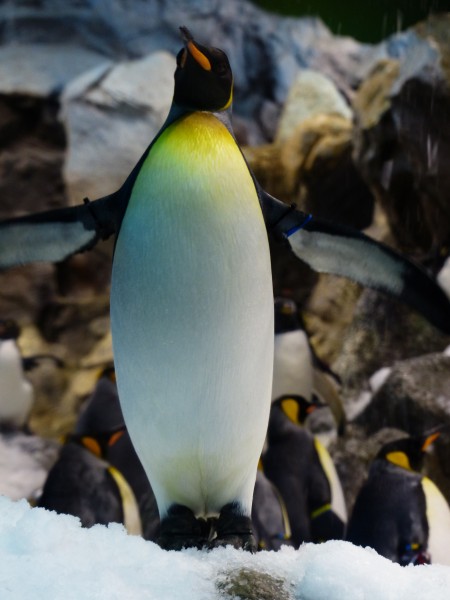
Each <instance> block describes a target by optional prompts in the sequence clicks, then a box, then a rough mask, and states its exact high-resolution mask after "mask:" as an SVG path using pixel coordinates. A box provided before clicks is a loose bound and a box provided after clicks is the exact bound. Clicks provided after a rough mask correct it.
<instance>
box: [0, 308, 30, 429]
mask: <svg viewBox="0 0 450 600" xmlns="http://www.w3.org/2000/svg"><path fill="white" fill-rule="evenodd" d="M19 335H20V328H19V326H18V325H17V323H16V322H15V321H13V320H12V319H6V320H2V321H0V426H1V427H3V428H7V429H8V428H9V429H11V428H13V429H17V428H24V427H25V426H26V425H27V421H28V416H29V414H30V411H31V407H32V406H33V401H34V392H33V388H32V385H31V383H30V382H29V381H28V380H27V379H26V378H25V374H24V364H23V358H22V355H21V353H20V350H19V347H18V346H17V339H18V337H19Z"/></svg>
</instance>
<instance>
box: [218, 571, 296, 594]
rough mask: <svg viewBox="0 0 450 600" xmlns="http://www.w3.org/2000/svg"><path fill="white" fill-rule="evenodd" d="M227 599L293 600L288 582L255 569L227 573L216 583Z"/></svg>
mask: <svg viewBox="0 0 450 600" xmlns="http://www.w3.org/2000/svg"><path fill="white" fill-rule="evenodd" d="M216 586H217V589H218V590H219V592H220V594H221V596H222V597H223V598H224V599H226V600H238V599H239V600H291V598H292V595H291V594H290V593H289V591H288V589H287V584H286V582H285V581H284V580H283V579H281V578H278V577H273V576H272V575H269V574H268V573H261V572H259V571H255V570H253V569H246V568H243V569H236V570H235V571H231V572H229V573H225V574H224V575H223V576H222V577H221V578H220V580H219V581H218V582H217V584H216Z"/></svg>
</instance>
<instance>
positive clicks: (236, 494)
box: [0, 28, 450, 550]
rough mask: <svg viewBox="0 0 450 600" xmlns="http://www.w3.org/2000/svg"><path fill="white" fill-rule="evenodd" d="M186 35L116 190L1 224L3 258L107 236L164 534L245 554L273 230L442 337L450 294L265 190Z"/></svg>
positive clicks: (223, 67)
mask: <svg viewBox="0 0 450 600" xmlns="http://www.w3.org/2000/svg"><path fill="white" fill-rule="evenodd" d="M181 32H182V36H183V40H184V47H183V48H182V49H181V50H180V52H179V53H178V56H177V68H176V71H175V89H174V96H173V102H172V106H171V108H170V111H169V114H168V117H167V119H166V122H165V123H164V125H163V127H162V128H161V130H160V132H159V133H158V134H157V136H156V137H155V139H154V140H153V142H152V143H151V144H150V146H149V147H148V148H147V150H146V151H145V152H144V154H143V156H142V158H141V159H140V160H139V162H138V163H137V165H136V167H135V168H134V169H133V171H132V172H131V174H130V175H129V177H128V178H127V179H126V181H125V183H124V184H123V185H122V187H121V188H120V189H119V190H117V191H116V192H113V193H112V194H110V195H108V196H105V197H103V198H100V199H98V200H96V201H94V202H89V201H88V200H86V201H85V203H84V204H82V205H78V206H74V207H67V208H63V209H57V210H53V211H47V212H43V213H38V214H34V215H29V216H25V217H19V218H14V219H10V220H7V221H3V222H2V223H0V268H5V267H8V266H12V265H17V264H21V263H22V264H23V263H28V262H33V261H38V260H45V261H53V262H56V261H60V260H63V259H64V258H67V257H68V256H70V255H72V254H73V253H75V252H80V251H83V250H88V249H90V248H92V247H93V246H94V245H95V244H96V243H97V242H98V241H99V240H100V239H106V238H108V237H110V236H111V235H116V246H115V253H114V258H113V267H112V285H111V327H112V335H113V349H114V356H115V365H116V372H117V383H118V389H119V396H120V400H121V404H122V409H123V414H124V418H125V421H126V426H127V429H128V431H129V433H130V436H131V439H132V441H133V444H134V446H135V449H136V452H137V453H138V455H139V458H140V459H141V462H142V465H143V466H144V468H145V470H146V473H147V475H148V477H149V480H150V483H151V485H152V488H153V491H154V493H155V496H156V500H157V503H158V508H159V512H160V516H161V520H162V522H161V535H160V537H159V543H160V545H161V546H162V547H163V548H167V549H180V548H182V547H187V546H193V547H215V546H217V545H226V544H232V545H234V546H236V547H241V548H246V549H249V550H253V549H254V548H255V541H254V537H253V534H252V525H251V504H252V495H253V488H254V484H255V478H256V470H257V464H258V460H259V456H260V453H261V450H262V446H263V442H264V438H265V434H266V428H267V422H268V417H269V411H270V395H271V387H272V368H273V299H272V279H271V263H270V255H269V248H268V237H267V230H268V231H269V232H270V235H273V236H274V238H275V239H278V240H280V241H281V242H284V243H286V245H287V246H288V247H290V248H291V249H292V251H293V252H294V253H295V254H296V255H297V256H298V257H300V258H302V259H303V260H304V261H306V262H307V263H308V264H309V265H310V266H311V267H312V268H313V269H316V270H319V271H326V272H330V273H334V274H336V275H343V276H347V277H350V278H352V279H355V280H356V281H358V282H360V283H362V284H363V285H368V286H370V287H375V288H377V289H381V290H383V291H385V292H390V293H392V294H394V295H395V296H396V297H398V298H401V299H403V300H405V301H406V302H409V303H410V304H411V305H412V306H413V307H415V308H417V309H418V310H420V311H421V312H422V313H423V314H424V315H425V316H426V317H427V318H428V319H429V320H430V321H431V322H433V323H434V324H435V325H436V326H438V327H440V328H442V329H444V330H447V331H450V303H449V300H448V298H447V297H446V295H445V294H444V293H443V291H442V290H441V289H440V288H439V286H438V285H437V284H436V282H435V281H434V280H432V279H431V278H430V277H429V276H428V275H427V274H426V273H425V272H424V271H423V270H422V269H420V268H419V267H418V266H416V265H413V264H412V263H411V262H409V261H407V260H405V259H403V258H402V257H401V256H400V255H399V254H398V253H396V252H394V251H393V250H391V249H390V248H388V247H386V246H383V245H381V244H379V243H377V242H375V241H374V240H371V239H370V238H368V237H367V236H365V235H363V234H361V233H360V232H357V231H352V230H349V229H346V228H342V227H339V226H336V225H334V224H332V223H326V222H323V221H320V220H317V219H315V218H314V217H313V216H312V215H308V214H306V213H304V212H302V211H300V210H297V209H296V207H295V206H287V205H286V204H284V203H283V202H281V201H279V200H277V199H275V198H273V197H272V196H270V195H269V194H268V193H267V192H265V191H264V190H263V189H262V188H261V186H260V185H259V184H258V183H257V181H256V180H255V178H254V176H253V175H252V173H251V172H250V170H249V168H248V166H247V164H246V162H245V159H244V157H243V155H242V153H241V151H240V149H239V146H238V145H237V142H236V140H235V138H234V136H233V131H232V127H231V121H230V113H231V105H232V99H233V76H232V72H231V68H230V64H229V62H228V58H227V56H226V55H225V53H224V52H223V51H222V50H220V49H217V48H213V47H207V46H203V45H201V44H199V43H198V42H197V41H196V40H194V38H193V37H192V35H191V34H190V33H189V31H188V30H187V29H186V28H181Z"/></svg>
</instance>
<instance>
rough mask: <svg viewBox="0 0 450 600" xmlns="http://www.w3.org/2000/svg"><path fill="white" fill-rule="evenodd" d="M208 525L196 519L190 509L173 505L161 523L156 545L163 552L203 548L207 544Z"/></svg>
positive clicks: (204, 521)
mask: <svg viewBox="0 0 450 600" xmlns="http://www.w3.org/2000/svg"><path fill="white" fill-rule="evenodd" d="M209 531H210V524H209V523H208V522H207V521H206V520H205V519H197V518H196V517H195V515H194V513H193V512H192V510H191V509H190V508H187V506H182V505H180V504H174V505H172V506H171V507H170V508H169V511H168V513H167V516H166V517H165V518H164V519H162V521H161V528H160V533H159V537H158V539H157V543H158V545H159V546H161V548H163V549H164V550H182V549H183V548H198V549H200V548H204V547H205V546H207V544H208V537H209Z"/></svg>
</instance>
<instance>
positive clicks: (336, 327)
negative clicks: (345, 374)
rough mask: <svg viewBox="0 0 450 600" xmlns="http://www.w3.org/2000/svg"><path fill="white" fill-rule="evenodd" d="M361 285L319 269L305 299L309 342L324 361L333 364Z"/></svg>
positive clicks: (338, 352)
mask: <svg viewBox="0 0 450 600" xmlns="http://www.w3.org/2000/svg"><path fill="white" fill-rule="evenodd" d="M361 293H362V289H361V287H360V286H358V285H357V284H356V283H353V282H351V281H348V280H347V279H343V278H342V277H336V276H333V275H326V274H323V273H321V274H320V275H319V277H318V280H317V283H316V284H315V286H314V288H313V289H312V291H311V294H310V295H309V296H308V298H307V300H306V302H305V303H304V319H305V323H306V327H307V330H308V332H309V333H310V340H311V344H312V345H313V347H314V349H315V351H316V352H317V354H318V356H320V358H321V359H322V360H323V361H325V363H327V364H329V365H331V364H333V363H334V362H335V361H336V360H337V359H338V357H339V356H340V354H341V352H342V345H343V341H344V339H345V336H346V334H347V330H348V328H349V327H350V326H351V323H352V321H353V315H354V311H355V307H356V303H357V301H358V298H359V296H360V295H361Z"/></svg>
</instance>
